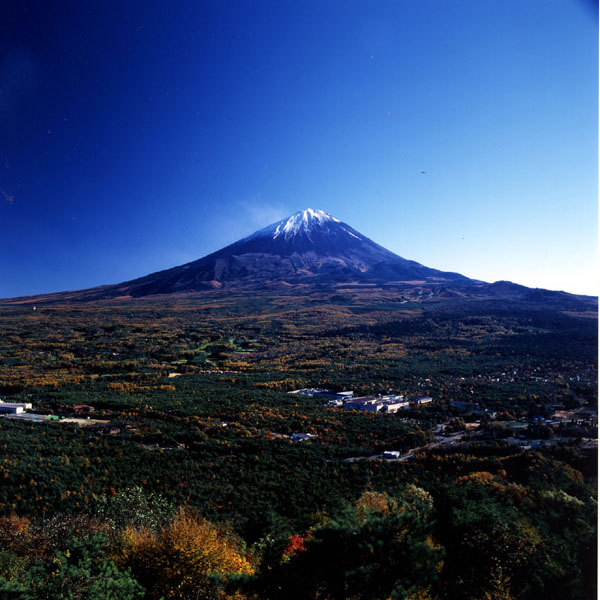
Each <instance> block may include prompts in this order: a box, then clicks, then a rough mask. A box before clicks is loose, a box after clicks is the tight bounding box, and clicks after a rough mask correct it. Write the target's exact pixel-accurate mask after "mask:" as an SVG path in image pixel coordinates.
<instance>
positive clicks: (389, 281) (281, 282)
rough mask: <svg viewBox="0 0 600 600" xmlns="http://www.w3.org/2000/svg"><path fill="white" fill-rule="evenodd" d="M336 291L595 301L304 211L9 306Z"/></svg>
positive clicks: (569, 303) (570, 303)
mask: <svg viewBox="0 0 600 600" xmlns="http://www.w3.org/2000/svg"><path fill="white" fill-rule="evenodd" d="M293 286H294V287H295V286H300V287H301V288H303V289H305V288H308V289H309V290H310V289H316V288H315V286H316V287H317V288H318V289H321V290H322V289H327V290H335V289H337V288H340V287H348V286H363V287H364V286H379V287H382V288H387V289H388V290H392V289H393V290H395V293H396V294H398V293H399V294H400V296H401V298H402V299H404V300H406V301H408V300H415V301H422V300H427V299H429V300H432V301H437V300H448V299H460V298H463V299H465V298H472V299H481V298H490V297H493V298H512V299H516V298H518V299H522V300H523V301H527V302H531V301H533V302H536V301H540V302H543V303H556V302H558V303H559V304H561V305H564V306H565V307H567V308H568V309H569V310H576V309H578V307H579V306H580V305H581V303H582V302H583V304H584V305H585V306H587V305H588V304H589V303H590V301H591V300H592V299H590V298H585V299H584V297H579V296H574V295H572V294H565V293H563V292H551V291H548V290H532V289H530V288H527V287H524V286H520V285H516V284H513V283H511V282H508V281H507V282H496V283H493V284H490V283H486V282H483V281H478V280H473V279H469V278H468V277H465V276H463V275H460V274H458V273H451V272H445V271H439V270H437V269H432V268H429V267H426V266H424V265H421V264H419V263H418V262H415V261H413V260H407V259H405V258H402V257H400V256H398V255H397V254H394V253H393V252H390V251H389V250H387V249H385V248H383V247H382V246H380V245H379V244H376V243H375V242H373V241H372V240H370V239H369V238H367V237H366V236H364V235H362V234H361V233H360V232H358V231H356V230H355V229H353V228H352V227H350V225H347V224H346V223H343V222H342V221H340V220H339V219H337V218H335V217H333V216H331V215H329V214H328V213H326V212H324V211H322V210H313V209H310V208H309V209H306V210H302V211H299V212H297V213H295V214H294V215H291V216H290V217H288V218H286V219H283V220H281V221H278V222H277V223H273V224H272V225H269V226H268V227H265V228H264V229H261V230H259V231H257V232H255V233H253V234H252V235H250V236H248V237H246V238H243V239H241V240H239V241H237V242H235V243H233V244H231V245H229V246H226V247H225V248H222V249H221V250H218V251H217V252H213V253H212V254H209V255H207V256H205V257H203V258H200V259H199V260H195V261H193V262H190V263H187V264H184V265H181V266H178V267H173V268H171V269H166V270H164V271H159V272H156V273H151V274H149V275H146V276H144V277H140V278H137V279H134V280H131V281H126V282H123V283H119V284H116V285H105V286H101V287H96V288H90V289H87V290H79V291H73V292H60V293H56V294H47V295H43V296H36V297H30V298H24V299H23V298H17V299H12V300H11V302H16V303H20V302H26V303H30V302H61V301H63V302H71V301H88V300H104V299H111V298H123V297H129V298H140V297H144V296H151V295H156V294H173V293H190V292H191V293H193V292H202V291H206V290H219V289H225V290H230V291H236V290H237V291H241V292H243V291H245V290H261V289H263V290H265V289H273V288H275V289H284V288H289V287H293Z"/></svg>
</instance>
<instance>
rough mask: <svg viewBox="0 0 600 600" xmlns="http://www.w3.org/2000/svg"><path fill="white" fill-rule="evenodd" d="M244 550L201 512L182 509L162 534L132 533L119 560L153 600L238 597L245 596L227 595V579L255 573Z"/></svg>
mask: <svg viewBox="0 0 600 600" xmlns="http://www.w3.org/2000/svg"><path fill="white" fill-rule="evenodd" d="M240 546H241V544H240V542H238V540H236V539H235V538H234V537H233V536H232V535H230V534H228V533H227V532H225V531H224V530H221V529H219V528H217V527H216V526H215V525H213V524H211V523H209V522H208V521H206V520H205V519H202V518H200V517H199V516H198V515H197V514H196V513H195V512H193V511H191V510H190V509H180V510H179V512H178V513H177V515H176V517H175V518H174V520H173V521H172V522H170V523H169V524H168V525H166V526H164V527H162V528H161V529H160V530H159V531H158V532H153V531H151V530H150V529H148V528H145V529H134V528H132V527H128V528H126V530H125V532H124V533H123V536H122V538H121V540H120V548H119V550H118V552H117V556H116V560H117V564H119V565H122V566H129V567H131V569H132V571H133V573H134V574H135V575H136V577H137V578H138V579H139V581H140V582H141V583H142V584H143V585H144V587H145V588H146V590H147V597H148V598H152V599H154V598H156V599H158V598H161V597H164V598H166V599H169V600H184V599H187V598H234V597H240V596H236V595H235V594H234V595H233V596H232V595H227V594H226V593H225V591H224V587H225V583H226V582H227V580H228V579H229V578H230V576H231V575H235V574H237V575H242V574H250V573H252V571H253V568H252V565H251V563H250V562H249V560H248V559H247V558H246V557H245V556H244V554H243V551H242V549H241V548H240Z"/></svg>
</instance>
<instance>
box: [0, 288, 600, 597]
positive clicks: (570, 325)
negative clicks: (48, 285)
mask: <svg viewBox="0 0 600 600" xmlns="http://www.w3.org/2000/svg"><path fill="white" fill-rule="evenodd" d="M0 338H1V340H0V347H1V350H0V400H3V401H5V402H9V401H10V402H30V403H32V404H33V409H32V410H31V411H30V412H31V413H34V414H35V415H39V417H38V418H29V417H26V415H22V417H26V418H18V417H19V415H16V416H15V415H5V416H3V417H1V418H0V445H1V447H2V454H1V457H0V460H1V462H0V481H1V482H2V485H1V486H0V538H1V540H2V544H1V546H0V598H23V599H29V598H48V599H54V598H73V599H75V598H89V599H98V600H99V599H133V598H147V599H156V600H158V599H160V598H164V599H188V598H189V599H199V598H211V599H212V598H232V599H233V598H235V599H248V600H250V599H265V600H270V599H287V598H289V599H295V598H298V599H307V600H308V599H311V600H312V599H315V598H319V599H332V600H333V599H336V600H337V599H340V600H342V599H357V600H358V599H365V600H366V599H372V600H380V599H381V600H384V599H387V598H404V599H413V600H417V599H420V600H426V599H431V600H434V599H439V600H454V599H456V600H458V599H461V600H462V599H472V600H508V599H515V600H516V599H519V600H521V599H523V600H530V599H531V600H532V599H538V598H539V599H541V598H544V599H546V598H549V599H553V598H556V599H559V598H560V599H561V600H565V599H587V598H590V599H591V598H595V597H596V575H597V574H596V535H597V531H596V521H597V466H596V465H597V442H596V441H595V438H596V437H597V436H596V422H597V307H596V306H595V305H594V304H593V303H592V302H591V301H590V302H576V301H573V300H568V299H566V300H564V302H563V303H562V304H561V303H560V302H555V303H549V302H547V301H545V300H544V299H541V300H536V299H535V298H532V299H531V300H530V301H528V302H524V301H521V300H519V301H517V300H514V299H512V300H511V299H510V298H502V299H499V298H487V299H486V298H483V299H481V298H478V299H468V298H456V299H444V300H438V299H435V298H433V299H430V300H423V301H419V300H418V299H410V300H407V299H406V298H402V297H399V296H398V294H396V293H394V292H392V291H389V290H386V289H368V290H361V289H352V288H347V289H338V290H336V292H335V293H330V292H327V291H319V290H316V291H312V292H306V293H297V292H295V293H293V294H292V293H291V292H289V293H288V292H285V291H281V290H279V291H264V292H253V293H252V295H244V294H242V293H231V294H225V293H220V294H217V293H214V294H213V293H205V294H195V295H194V294H188V295H180V296H175V297H173V296H171V297H169V296H165V297H153V298H145V299H137V300H131V299H122V300H119V299H116V300H113V301H104V302H94V303H86V304H77V303H73V304H67V303H64V304H51V303H47V304H39V305H36V306H34V305H32V304H31V303H27V302H25V303H23V304H15V303H13V304H5V305H0ZM309 387H320V388H328V389H347V390H353V391H354V393H355V395H357V396H359V395H368V394H379V393H388V392H392V393H397V394H402V395H406V396H413V395H425V394H427V395H430V396H431V397H432V398H433V402H432V403H431V404H428V405H424V406H419V407H410V408H407V409H405V410H402V411H399V412H398V413H394V414H380V413H370V412H365V411H358V410H345V409H342V408H336V407H331V406H327V405H326V404H327V403H326V400H325V399H323V398H319V397H311V396H307V395H302V394H290V393H289V392H290V391H293V390H297V389H299V388H309ZM76 407H77V408H76ZM82 407H83V408H82ZM486 410H487V411H488V412H487V413H486V412H485V411H486ZM82 411H83V413H84V414H82ZM557 414H563V415H568V416H567V417H564V418H563V420H562V421H561V422H560V424H557V421H553V420H552V419H553V418H554V417H553V415H557ZM594 414H595V417H594ZM50 415H52V416H53V417H55V418H53V419H46V417H47V416H50ZM490 415H493V416H490ZM594 419H595V420H594ZM513 426H514V427H517V426H518V427H519V428H520V429H519V430H518V431H519V432H520V433H519V435H520V438H519V439H517V438H518V437H519V436H518V435H517V434H516V433H515V434H513V433H512V432H513V431H517V430H516V429H511V427H513ZM444 427H445V428H446V429H447V430H448V431H450V432H454V433H456V432H461V431H466V430H467V429H469V430H470V429H473V431H475V433H474V434H473V436H469V437H468V438H467V437H463V438H460V439H457V441H456V443H454V441H452V443H450V442H448V443H445V444H444V443H442V442H440V441H439V440H441V439H442V438H441V437H440V435H441V434H440V430H441V429H442V428H444ZM298 433H310V434H313V436H312V437H311V438H310V439H309V440H307V441H301V442H298V441H293V440H292V437H291V436H292V435H293V434H298ZM508 440H515V443H509V441H508ZM523 440H525V441H523ZM517 442H518V443H517ZM386 450H394V451H399V453H400V454H401V455H402V457H403V459H402V460H383V459H381V458H380V455H381V453H382V452H384V451H386Z"/></svg>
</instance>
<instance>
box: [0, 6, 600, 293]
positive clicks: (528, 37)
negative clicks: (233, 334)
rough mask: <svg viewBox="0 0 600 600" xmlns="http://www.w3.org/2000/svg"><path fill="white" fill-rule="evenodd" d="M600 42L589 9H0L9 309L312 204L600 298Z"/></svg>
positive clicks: (432, 262) (364, 227) (444, 257)
mask: <svg viewBox="0 0 600 600" xmlns="http://www.w3.org/2000/svg"><path fill="white" fill-rule="evenodd" d="M10 5H12V6H10ZM597 31H598V29H597V9H595V8H594V2H593V0H590V1H588V0H485V1H482V0H418V1H415V0H393V1H392V0H391V1H386V0H377V1H372V0H363V1H361V2H356V1H352V0H340V1H329V0H315V1H309V0H307V1H301V2H298V1H297V0H294V1H287V0H262V1H260V0H257V1H251V0H240V1H234V0H223V1H218V2H215V1H212V0H211V1H210V2H208V1H206V2H204V1H187V2H183V1H179V0H171V1H169V2H167V1H166V0H161V1H155V0H140V1H136V2H133V1H127V0H121V1H119V2H117V1H114V2H113V1H109V2H104V1H100V0H98V1H94V2H90V1H85V0H76V1H72V2H68V1H63V2H47V1H45V0H44V1H43V2H42V1H40V2H31V1H29V0H20V1H19V2H12V3H3V5H2V8H1V9H0V50H1V52H0V240H1V241H0V244H1V246H0V247H1V249H2V252H1V253H0V297H9V296H16V295H25V294H34V293H41V292H50V291H61V290H68V289H78V288H85V287H90V286H94V285H100V284H108V283H117V282H119V281H124V280H127V279H131V278H134V277H137V276H141V275H145V274H147V273H150V272H153V271H157V270H160V269H164V268H168V267H171V266H175V265H178V264H182V263H185V262H188V261H190V260H194V259H196V258H200V257H202V256H204V255H205V254H207V253H209V252H212V251H214V250H217V249H219V248H220V247H222V246H224V245H226V244H229V243H231V242H233V241H235V240H236V239H238V238H240V237H242V236H244V235H248V234H250V233H252V232H253V231H254V230H256V229H258V228H261V227H264V226H265V225H268V224H269V223H271V222H273V221H276V220H278V219H279V218H283V217H285V216H287V215H289V214H291V213H293V212H295V211H297V210H300V209H304V208H308V207H311V208H319V209H323V210H326V211H328V212H330V213H331V214H333V215H335V216H336V217H338V218H339V219H341V220H342V221H345V222H347V223H348V224H350V225H351V226H352V227H354V228H355V229H358V230H359V231H361V233H363V234H365V235H367V236H368V237H370V238H371V239H373V240H374V241H376V242H378V243H380V244H382V245H383V246H385V247H387V248H389V249H390V250H392V251H394V252H396V253H398V254H400V255H401V256H403V257H405V258H409V259H413V260H417V261H418V262H421V263H423V264H425V265H427V266H429V267H433V268H438V269H444V270H452V271H458V272H460V273H462V274H464V275H467V276H469V277H473V278H477V279H483V280H486V281H495V280H499V279H507V280H511V281H514V282H517V283H521V284H525V285H529V286H533V287H545V288H549V289H562V290H566V291H570V292H576V293H587V294H596V293H597V291H598V289H597V284H598V274H597V272H598V259H597V254H598V251H597V248H598V242H597V238H598V200H597V164H598V163H597V134H598V128H597V122H598V120H597V115H598V109H597V79H598V58H597V57H598V33H597ZM422 171H425V173H422Z"/></svg>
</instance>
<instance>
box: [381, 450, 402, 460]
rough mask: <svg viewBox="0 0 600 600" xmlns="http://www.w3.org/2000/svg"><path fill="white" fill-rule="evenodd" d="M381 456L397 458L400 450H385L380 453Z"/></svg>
mask: <svg viewBox="0 0 600 600" xmlns="http://www.w3.org/2000/svg"><path fill="white" fill-rule="evenodd" d="M381 458H386V459H397V458H400V452H398V450H385V451H384V453H383V454H382V455H381Z"/></svg>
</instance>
